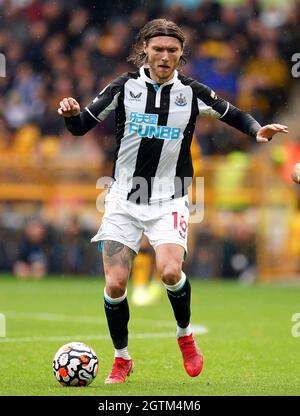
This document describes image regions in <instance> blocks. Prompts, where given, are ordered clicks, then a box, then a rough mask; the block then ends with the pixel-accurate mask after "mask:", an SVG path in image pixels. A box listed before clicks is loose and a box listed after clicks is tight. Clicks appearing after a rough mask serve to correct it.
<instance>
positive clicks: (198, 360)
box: [177, 334, 203, 377]
mask: <svg viewBox="0 0 300 416" xmlns="http://www.w3.org/2000/svg"><path fill="white" fill-rule="evenodd" d="M177 341H178V345H179V348H180V350H181V353H182V358H183V365H184V368H185V371H186V372H187V374H188V375H189V376H191V377H197V376H198V375H199V374H200V373H201V370H202V367H203V355H202V353H201V351H200V349H199V348H198V345H197V343H196V341H195V340H194V337H193V335H192V334H191V335H188V336H186V337H179V338H177Z"/></svg>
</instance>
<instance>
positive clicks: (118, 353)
mask: <svg viewBox="0 0 300 416" xmlns="http://www.w3.org/2000/svg"><path fill="white" fill-rule="evenodd" d="M115 358H124V360H131V357H130V354H129V351H128V347H125V348H122V349H121V350H117V349H115Z"/></svg>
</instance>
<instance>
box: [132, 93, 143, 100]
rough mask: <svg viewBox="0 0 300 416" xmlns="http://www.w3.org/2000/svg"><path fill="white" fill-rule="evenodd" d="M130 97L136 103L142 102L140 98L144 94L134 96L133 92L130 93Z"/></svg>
mask: <svg viewBox="0 0 300 416" xmlns="http://www.w3.org/2000/svg"><path fill="white" fill-rule="evenodd" d="M129 94H130V97H131V99H132V100H134V101H141V100H140V98H141V96H142V94H143V93H142V92H139V93H138V94H134V93H133V92H132V91H129Z"/></svg>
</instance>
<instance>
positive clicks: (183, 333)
mask: <svg viewBox="0 0 300 416" xmlns="http://www.w3.org/2000/svg"><path fill="white" fill-rule="evenodd" d="M191 333H192V328H191V324H188V326H187V327H186V328H180V326H178V325H177V338H179V337H187V336H188V335H191Z"/></svg>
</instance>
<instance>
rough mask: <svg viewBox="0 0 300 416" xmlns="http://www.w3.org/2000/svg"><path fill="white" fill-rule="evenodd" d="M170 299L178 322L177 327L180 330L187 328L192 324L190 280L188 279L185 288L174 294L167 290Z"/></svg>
mask: <svg viewBox="0 0 300 416" xmlns="http://www.w3.org/2000/svg"><path fill="white" fill-rule="evenodd" d="M167 293H168V297H169V299H170V302H171V305H172V308H173V312H174V316H175V319H176V321H177V325H178V326H179V327H180V328H186V327H187V326H188V325H189V323H190V317H191V285H190V282H189V281H188V279H186V281H185V284H184V285H183V287H182V288H181V289H180V290H178V291H174V292H172V291H171V290H169V289H167Z"/></svg>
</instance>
